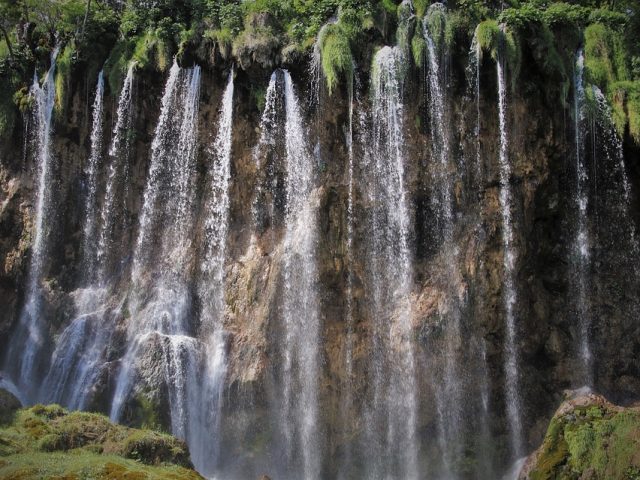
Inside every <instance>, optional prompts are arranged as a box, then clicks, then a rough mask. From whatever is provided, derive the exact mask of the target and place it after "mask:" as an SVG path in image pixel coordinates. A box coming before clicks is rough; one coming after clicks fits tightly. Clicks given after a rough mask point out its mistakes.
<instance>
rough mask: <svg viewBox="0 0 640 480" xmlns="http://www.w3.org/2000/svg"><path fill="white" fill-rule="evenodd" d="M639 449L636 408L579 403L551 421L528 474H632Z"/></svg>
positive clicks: (597, 479) (597, 478)
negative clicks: (577, 406)
mask: <svg viewBox="0 0 640 480" xmlns="http://www.w3.org/2000/svg"><path fill="white" fill-rule="evenodd" d="M639 452H640V412H638V411H637V410H626V411H617V410H615V409H612V408H608V407H603V406H599V405H595V406H590V407H580V408H576V409H575V410H573V412H569V413H567V414H565V415H564V416H562V417H556V418H554V419H553V420H552V421H551V424H550V425H549V429H548V431H547V434H546V436H545V440H544V443H543V445H542V447H541V452H540V454H539V455H538V457H537V462H536V464H535V466H534V468H533V470H532V472H531V473H530V478H531V479H532V480H542V479H551V478H580V477H581V476H582V475H584V474H585V473H586V472H590V476H589V478H593V479H594V480H605V479H610V478H620V479H624V478H633V477H629V476H627V475H628V472H633V471H634V470H636V469H638V468H640V453H639Z"/></svg>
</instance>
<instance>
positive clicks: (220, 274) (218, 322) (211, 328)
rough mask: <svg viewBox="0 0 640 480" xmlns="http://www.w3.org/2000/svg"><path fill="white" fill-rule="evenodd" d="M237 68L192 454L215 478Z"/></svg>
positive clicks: (207, 250) (208, 225) (207, 258)
mask: <svg viewBox="0 0 640 480" xmlns="http://www.w3.org/2000/svg"><path fill="white" fill-rule="evenodd" d="M233 75H234V72H233V70H232V71H231V72H230V73H229V81H228V82H227V87H226V89H225V91H224V94H223V96H222V106H221V111H220V119H219V121H218V132H217V135H216V138H215V141H214V143H213V148H212V152H211V154H212V156H213V165H212V168H211V173H210V183H209V185H210V191H209V193H208V199H207V203H206V206H205V212H206V213H205V214H206V219H205V225H204V241H205V245H204V260H203V262H202V265H201V272H200V280H199V291H200V297H201V299H202V311H201V314H200V316H201V326H200V330H201V332H200V337H202V338H204V339H205V351H204V355H205V365H204V374H203V375H204V376H203V382H202V387H201V388H202V393H201V397H202V402H203V404H202V405H201V408H204V409H205V410H206V414H205V418H204V424H203V425H201V426H200V429H199V430H198V431H197V432H194V433H193V434H192V438H191V439H190V447H191V455H192V458H193V462H194V464H195V465H197V466H198V469H199V471H201V472H203V473H205V474H211V475H212V474H213V473H214V470H215V467H216V465H217V464H218V454H219V436H218V435H217V433H218V431H219V424H220V409H221V406H222V387H223V382H224V378H225V373H226V355H225V342H224V331H223V325H222V320H223V315H224V310H225V304H224V292H225V285H224V278H225V275H224V273H225V261H226V259H227V243H226V242H227V233H228V230H229V180H230V177H231V141H232V127H233V123H232V122H233V87H234V85H233Z"/></svg>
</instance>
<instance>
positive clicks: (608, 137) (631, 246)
mask: <svg viewBox="0 0 640 480" xmlns="http://www.w3.org/2000/svg"><path fill="white" fill-rule="evenodd" d="M592 93H593V98H594V101H595V109H596V112H595V115H594V116H595V123H596V124H597V126H598V128H599V129H600V131H601V132H602V135H603V137H604V138H603V140H604V141H603V142H602V148H603V150H604V154H605V157H606V160H609V161H613V162H614V165H613V167H614V169H615V174H616V176H617V182H618V183H619V184H621V186H622V192H621V193H622V195H621V196H619V195H616V198H619V199H620V200H619V201H618V202H617V203H618V206H619V207H618V210H619V211H618V212H617V215H619V216H620V220H622V228H623V230H624V231H623V232H621V233H622V234H623V235H625V236H626V237H627V238H626V240H627V242H628V245H627V246H626V247H625V248H628V250H629V251H630V253H631V258H632V261H634V262H635V261H636V260H637V258H638V255H639V254H640V243H639V242H638V238H637V232H636V227H635V224H634V222H633V220H632V218H633V217H632V215H631V213H630V211H631V208H632V206H631V200H632V198H631V183H630V181H629V176H628V174H627V168H626V165H625V161H624V150H623V145H622V139H621V138H620V137H619V136H618V134H617V132H616V129H615V126H614V123H613V118H612V114H611V108H610V107H609V103H608V102H607V99H606V97H605V96H604V94H603V93H602V91H600V89H599V88H598V87H596V86H593V87H592ZM594 154H595V153H594ZM618 248H620V247H618ZM634 264H635V263H634ZM637 268H638V267H635V269H634V270H635V272H636V274H637V273H638V271H637Z"/></svg>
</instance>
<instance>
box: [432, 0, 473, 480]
mask: <svg viewBox="0 0 640 480" xmlns="http://www.w3.org/2000/svg"><path fill="white" fill-rule="evenodd" d="M445 14H446V11H445V9H444V6H443V5H442V4H440V3H434V4H433V5H431V6H430V7H429V10H428V11H427V14H426V15H425V18H424V21H423V29H422V31H423V34H424V39H425V43H426V46H427V60H428V68H427V83H428V91H429V116H430V121H431V132H432V136H431V140H432V142H431V144H432V151H433V159H434V160H435V162H436V163H435V165H434V168H435V178H434V179H433V185H434V188H435V192H433V194H432V198H433V203H434V212H435V217H436V218H435V220H436V222H437V227H438V229H437V230H438V235H439V236H440V238H441V239H442V245H443V246H442V247H441V250H442V251H443V255H444V257H445V258H444V259H443V262H444V270H445V272H444V277H445V278H444V279H443V282H444V288H445V291H446V292H447V295H446V303H447V305H446V310H447V315H446V322H447V324H446V325H445V326H444V331H445V333H444V337H445V338H444V343H445V345H444V357H445V361H444V371H443V372H442V378H441V379H440V385H437V386H436V405H437V411H438V417H439V422H438V423H439V443H440V448H441V450H442V452H443V455H442V461H443V467H444V470H445V472H446V474H447V475H448V477H449V478H451V477H453V474H452V473H451V468H452V460H453V459H457V457H458V456H459V455H460V454H461V453H462V452H461V449H460V445H461V444H462V441H463V437H464V434H463V431H462V413H463V412H462V406H463V403H464V402H463V401H462V387H463V386H462V378H461V377H462V375H461V372H460V371H459V369H458V366H459V365H460V362H461V360H462V359H461V358H460V355H459V351H460V350H461V344H460V342H461V338H462V333H461V325H460V321H461V311H460V305H459V301H458V299H457V297H458V295H459V294H458V288H457V284H456V280H457V276H458V272H457V268H458V247H457V245H456V244H455V242H454V238H453V234H454V231H453V230H454V220H455V219H454V212H453V209H454V199H453V188H454V184H455V180H456V178H455V175H454V174H452V173H451V171H452V161H451V147H450V134H449V130H450V129H449V128H448V127H449V125H448V118H447V115H446V97H445V91H444V87H445V86H446V83H445V77H444V73H443V68H442V67H443V65H441V59H442V57H443V52H442V50H443V49H442V48H438V46H437V45H442V44H443V43H444V38H443V32H444V29H445V25H444V22H445V20H442V21H441V23H442V25H441V27H442V28H441V34H442V37H440V38H436V39H434V38H433V36H432V34H431V31H430V23H431V22H432V21H437V20H438V19H439V18H445V17H444V16H445ZM436 42H437V45H436Z"/></svg>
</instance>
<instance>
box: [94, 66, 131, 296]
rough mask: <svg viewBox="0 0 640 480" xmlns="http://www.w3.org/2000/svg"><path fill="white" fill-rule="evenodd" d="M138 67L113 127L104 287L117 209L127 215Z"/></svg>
mask: <svg viewBox="0 0 640 480" xmlns="http://www.w3.org/2000/svg"><path fill="white" fill-rule="evenodd" d="M134 70H135V63H133V62H132V63H130V64H129V68H128V69H127V76H126V77H125V79H124V82H123V84H122V90H121V91H120V98H119V99H118V110H117V112H116V123H115V125H114V127H113V133H112V139H111V144H110V146H109V161H110V163H109V170H108V175H107V183H106V187H105V193H104V200H103V203H102V209H101V210H100V232H99V234H98V247H97V251H96V263H97V282H98V284H99V285H101V286H102V285H104V284H105V282H106V281H107V275H108V274H109V273H110V271H109V268H110V267H111V265H110V261H111V256H110V254H111V253H112V250H113V245H112V243H113V237H114V227H115V223H116V220H117V218H118V213H122V212H118V210H117V207H120V208H121V210H122V211H124V200H120V202H121V203H120V204H118V203H117V202H118V201H119V200H118V199H119V196H120V195H121V196H122V197H124V195H123V184H124V183H125V181H126V177H127V172H128V168H129V167H128V165H129V151H130V146H131V145H130V143H131V140H130V134H129V130H130V129H131V123H132V118H133V102H132V100H133V73H134Z"/></svg>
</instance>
